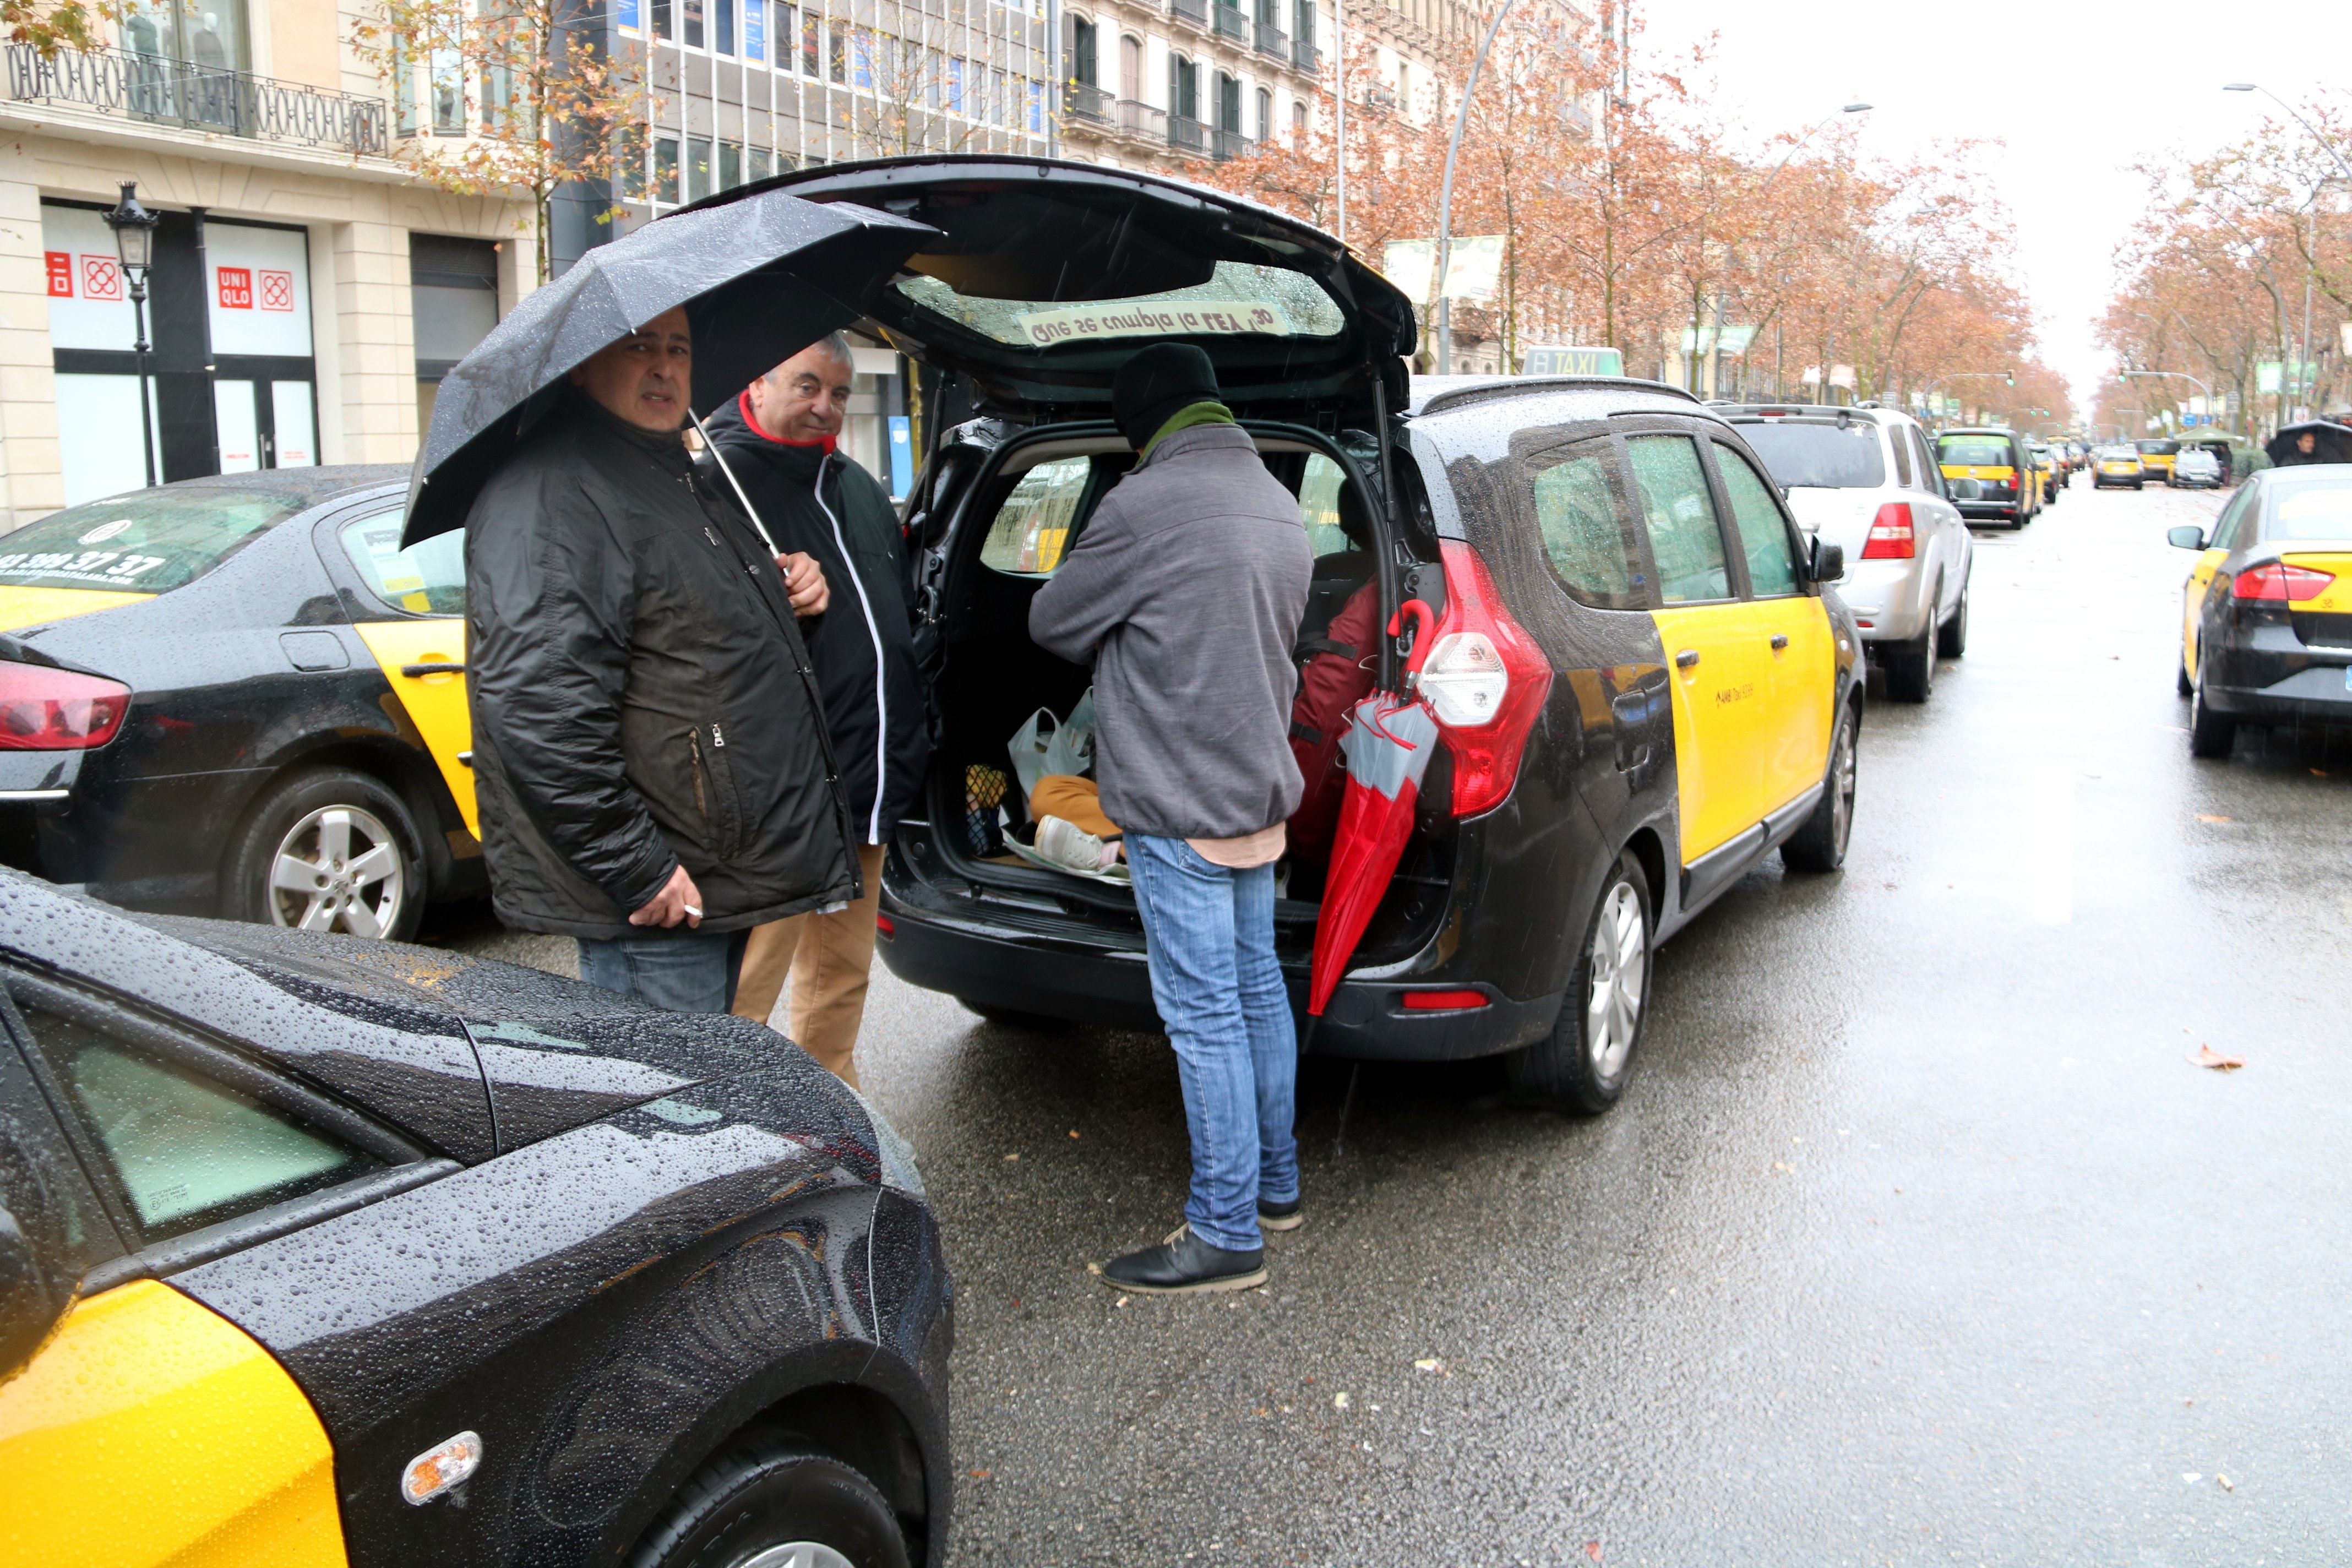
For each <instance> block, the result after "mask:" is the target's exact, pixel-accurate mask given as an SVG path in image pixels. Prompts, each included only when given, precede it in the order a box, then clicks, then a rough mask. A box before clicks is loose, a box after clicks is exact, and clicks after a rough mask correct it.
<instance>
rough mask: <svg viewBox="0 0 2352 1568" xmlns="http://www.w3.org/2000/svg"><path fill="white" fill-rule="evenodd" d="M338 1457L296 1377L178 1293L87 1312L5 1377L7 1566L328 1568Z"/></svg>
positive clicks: (126, 1293) (2, 1508) (75, 1314)
mask: <svg viewBox="0 0 2352 1568" xmlns="http://www.w3.org/2000/svg"><path fill="white" fill-rule="evenodd" d="M344 1561H345V1558H344V1552H343V1536H342V1525H341V1516H340V1514H339V1513H338V1511H337V1507H336V1500H335V1484H334V1458H333V1454H332V1451H331V1448H330V1447H329V1445H328V1441H327V1435H326V1432H325V1430H324V1429H323V1428H322V1427H321V1426H320V1424H319V1417H318V1415H317V1414H316V1413H315V1412H314V1411H313V1410H312V1409H311V1407H310V1401H309V1400H308V1399H306V1398H304V1397H303V1394H302V1391H301V1390H300V1389H299V1388H298V1387H296V1386H295V1384H294V1380H293V1379H292V1378H290V1377H289V1376H288V1375H287V1374H286V1372H285V1369H284V1368H282V1367H280V1366H279V1365H278V1363H277V1362H275V1361H274V1360H272V1359H271V1358H270V1356H269V1353H268V1352H267V1351H265V1350H263V1349H262V1348H261V1346H260V1345H259V1344H257V1343H256V1342H254V1341H253V1339H252V1338H251V1337H249V1336H248V1335H247V1334H246V1333H245V1331H243V1330H241V1329H239V1328H237V1327H236V1325H235V1324H234V1323H231V1322H229V1321H227V1320H226V1319H225V1318H222V1317H220V1316H219V1315H217V1314H216V1313H215V1312H213V1311H212V1310H210V1309H208V1308H206V1307H204V1306H201V1305H199V1304H198V1303H197V1302H195V1301H193V1300H189V1299H188V1298H187V1297H185V1296H184V1295H182V1294H181V1293H180V1292H179V1291H177V1290H174V1289H172V1288H171V1287H170V1286H169V1285H165V1284H161V1283H158V1282H157V1281H155V1280H152V1279H142V1280H136V1281H133V1282H132V1283H131V1284H128V1285H121V1286H118V1287H116V1288H115V1289H111V1290H107V1291H104V1292H102V1293H100V1294H99V1295H96V1296H92V1297H89V1298H88V1299H87V1300H82V1301H79V1302H78V1303H76V1304H75V1306H74V1307H73V1309H72V1310H70V1311H69V1312H68V1313H67V1315H66V1317H65V1319H64V1321H62V1322H61V1323H59V1325H58V1328H57V1330H56V1331H54V1332H53V1333H52V1334H51V1335H50V1336H49V1338H48V1340H47V1342H45V1343H44V1344H43V1345H42V1346H41V1348H40V1349H39V1350H38V1351H37V1352H35V1353H34V1355H33V1359H32V1361H31V1362H30V1363H28V1364H27V1365H26V1367H25V1369H24V1371H22V1372H21V1373H18V1374H17V1375H16V1376H15V1377H13V1378H11V1379H9V1380H8V1381H7V1382H6V1383H0V1562H6V1563H26V1564H32V1563H44V1564H47V1563H54V1564H58V1565H60V1568H64V1565H68V1564H71V1565H75V1568H79V1565H82V1564H89V1565H91V1568H97V1565H99V1564H104V1565H106V1568H151V1565H153V1568H164V1565H169V1568H326V1565H328V1564H340V1563H343V1562H344Z"/></svg>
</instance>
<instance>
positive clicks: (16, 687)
mask: <svg viewBox="0 0 2352 1568" xmlns="http://www.w3.org/2000/svg"><path fill="white" fill-rule="evenodd" d="M130 707H131V688H129V687H127V686H125V685H123V684H122V683H121V681H119V680H106V679H101V678H100V677H98V676H95V675H80V674H77V673H76V672H75V671H73V670H70V669H51V668H48V667H47V666H46V665H38V664H17V663H15V662H14V661H0V751H7V752H79V751H87V750H89V748H90V747H92V746H103V745H104V744H106V743H107V742H109V741H111V740H112V739H114V734H115V731H118V730H120V729H121V728H122V715H123V714H124V713H125V712H127V711H128V710H130Z"/></svg>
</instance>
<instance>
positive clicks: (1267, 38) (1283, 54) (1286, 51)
mask: <svg viewBox="0 0 2352 1568" xmlns="http://www.w3.org/2000/svg"><path fill="white" fill-rule="evenodd" d="M1257 52H1258V53H1259V54H1262V55H1272V56H1273V57H1274V58H1276V59H1278V60H1281V59H1288V58H1290V35H1289V34H1287V33H1286V32H1284V31H1283V30H1282V29H1281V28H1279V27H1277V26H1275V25H1274V24H1273V23H1271V22H1260V23H1259V24H1258V25H1257Z"/></svg>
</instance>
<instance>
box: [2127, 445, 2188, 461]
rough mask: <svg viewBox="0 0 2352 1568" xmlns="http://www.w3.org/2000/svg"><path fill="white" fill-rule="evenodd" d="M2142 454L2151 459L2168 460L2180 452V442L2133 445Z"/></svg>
mask: <svg viewBox="0 0 2352 1568" xmlns="http://www.w3.org/2000/svg"><path fill="white" fill-rule="evenodd" d="M2133 444H2134V445H2135V446H2136V447H2138V448H2139V450H2140V452H2141V453H2142V454H2144V455H2145V456H2147V457H2150V458H2168V457H2170V456H2171V455H2172V454H2173V453H2175V452H2178V451H2179V450H2180V443H2179V442H2178V441H2138V442H2135V443H2133Z"/></svg>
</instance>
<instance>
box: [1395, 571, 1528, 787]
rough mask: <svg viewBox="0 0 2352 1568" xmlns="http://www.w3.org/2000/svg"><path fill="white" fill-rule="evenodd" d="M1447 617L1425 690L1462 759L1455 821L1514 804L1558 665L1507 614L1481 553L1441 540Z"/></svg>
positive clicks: (1433, 648)
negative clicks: (1514, 792)
mask: <svg viewBox="0 0 2352 1568" xmlns="http://www.w3.org/2000/svg"><path fill="white" fill-rule="evenodd" d="M1438 549H1439V551H1440V552H1441V554H1442V555H1443V557H1444V566H1445V618H1444V620H1442V621H1440V622H1438V624H1437V630H1436V632H1435V633H1434V634H1433V635H1432V637H1431V641H1430V647H1429V658H1427V659H1425V660H1423V663H1422V667H1421V674H1420V677H1419V684H1418V687H1417V689H1418V690H1419V691H1420V693H1421V695H1422V696H1423V698H1424V699H1425V700H1427V701H1428V703H1429V707H1430V711H1432V712H1433V713H1434V714H1436V715H1437V726H1438V728H1437V732H1438V736H1439V738H1440V739H1441V740H1443V741H1444V742H1445V749H1446V750H1447V751H1448V752H1452V753H1453V755H1454V816H1477V815H1479V814H1480V813H1481V812H1486V811H1492V810H1493V809H1494V808H1495V807H1496V806H1498V805H1502V804H1503V802H1504V801H1506V800H1507V799H1509V798H1510V795H1511V788H1512V786H1513V785H1514V784H1517V782H1518V777H1519V758H1520V756H1521V755H1522V754H1523V753H1524V752H1526V751H1527V745H1528V733H1529V732H1530V731H1533V730H1534V728H1535V721H1536V715H1537V714H1538V713H1539V712H1541V711H1542V710H1543V705H1544V699H1545V698H1546V697H1548V696H1549V695H1550V694H1551V661H1550V660H1549V659H1548V658H1545V657H1544V654H1543V650H1542V649H1541V648H1538V647H1536V644H1535V639H1534V638H1533V637H1529V636H1528V634H1527V633H1526V631H1525V630H1523V629H1522V628H1521V627H1520V626H1519V624H1518V622H1517V621H1515V620H1513V619H1511V616H1510V613H1509V612H1508V611H1507V610H1506V609H1504V608H1503V598H1502V595H1500V594H1497V593H1496V591H1495V580H1494V578H1493V577H1491V576H1489V575H1488V574H1487V572H1486V563H1485V562H1483V561H1481V560H1479V559H1478V552H1476V551H1475V550H1473V549H1471V548H1470V546H1469V545H1467V544H1465V543H1464V542H1461V541H1460V540H1457V539H1447V540H1442V541H1440V542H1439V544H1438Z"/></svg>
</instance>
